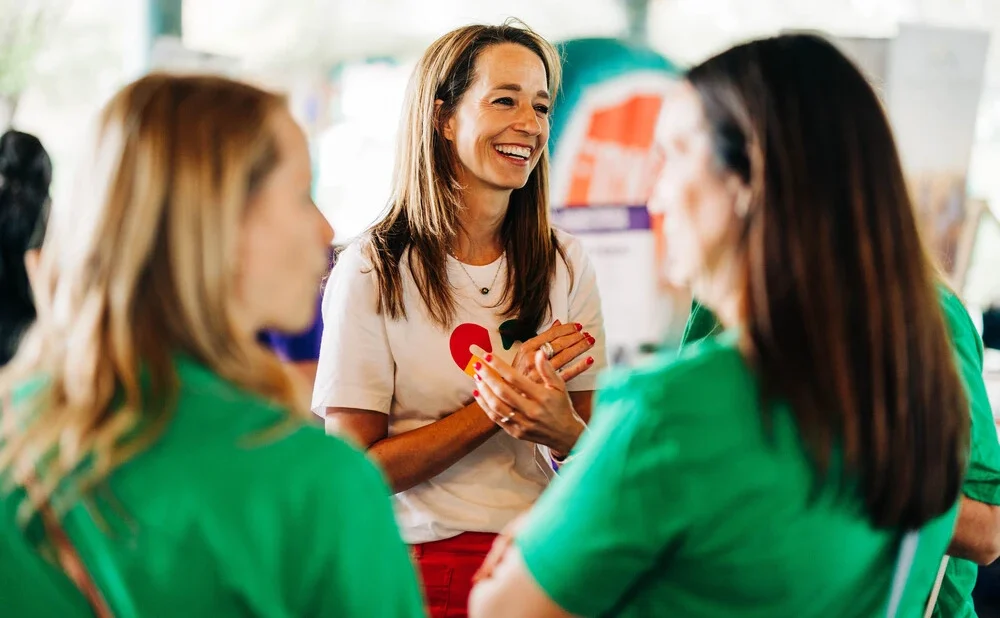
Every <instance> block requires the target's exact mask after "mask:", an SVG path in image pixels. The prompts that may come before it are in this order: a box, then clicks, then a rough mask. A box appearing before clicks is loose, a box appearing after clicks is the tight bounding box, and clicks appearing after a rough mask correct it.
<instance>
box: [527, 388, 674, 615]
mask: <svg viewBox="0 0 1000 618" xmlns="http://www.w3.org/2000/svg"><path fill="white" fill-rule="evenodd" d="M643 392H644V389H643V387H642V386H641V385H638V384H635V383H633V381H632V380H623V381H622V382H621V383H620V384H619V385H618V386H614V385H611V386H609V385H607V381H605V387H604V388H602V389H601V390H600V391H599V394H598V401H597V406H598V408H599V409H600V412H599V413H595V414H594V419H595V421H594V423H593V425H592V426H591V428H590V430H589V431H588V432H587V434H586V435H585V437H584V438H583V440H582V443H581V444H580V446H579V448H578V449H576V452H577V453H578V455H577V456H576V458H575V459H574V460H573V461H572V462H571V463H569V464H568V465H567V466H566V468H564V471H561V474H560V477H559V478H558V479H556V480H555V481H554V482H553V484H552V485H551V486H550V487H549V489H548V490H547V491H546V492H545V493H544V494H543V495H542V497H541V499H540V500H539V502H538V504H537V505H536V507H535V508H534V509H533V510H532V513H531V516H530V519H529V521H528V523H527V524H526V527H525V529H524V531H523V532H521V533H520V534H519V535H518V538H517V540H516V543H517V546H518V548H519V549H520V550H521V553H522V555H523V557H524V561H525V564H526V565H527V568H528V570H529V571H530V572H531V574H532V576H533V577H534V579H535V581H536V582H537V583H538V584H539V585H540V586H541V588H542V589H543V590H544V591H545V592H546V594H547V595H548V596H549V597H550V598H551V599H552V600H553V601H555V602H556V603H557V604H558V605H560V606H561V607H562V608H563V609H565V610H566V611H569V612H570V613H573V614H579V615H588V616H589V615H603V614H605V613H608V612H610V611H611V610H612V609H613V608H614V607H616V606H617V604H619V603H620V602H622V601H623V600H624V599H625V598H627V595H628V593H629V591H630V589H631V588H632V587H633V586H635V584H636V583H637V581H638V580H639V578H640V577H641V576H642V574H643V573H645V572H648V571H650V570H651V569H653V568H655V565H656V563H657V561H658V560H659V559H660V558H662V557H663V556H664V555H665V552H667V551H669V548H670V547H671V540H672V539H675V538H677V537H678V535H679V533H680V531H681V530H682V527H683V526H684V524H685V521H684V519H683V518H684V517H685V515H686V514H687V513H688V509H686V508H685V506H684V504H685V496H684V493H683V490H682V488H681V486H680V482H681V481H682V479H683V476H684V475H682V474H677V473H676V472H675V470H673V469H672V464H673V463H674V462H675V460H676V458H677V454H678V451H679V448H678V445H677V443H676V441H675V438H673V437H671V436H670V435H669V432H665V431H661V430H658V429H654V428H652V425H653V424H652V423H650V422H648V421H647V419H648V417H649V416H650V414H651V412H653V411H652V410H650V409H649V405H648V404H647V403H646V401H645V397H644V395H643ZM663 412H664V411H663V410H656V411H655V413H656V414H662V413H663ZM661 425H662V424H657V426H661ZM651 501H652V502H653V503H657V502H658V503H660V504H665V503H669V504H671V505H673V507H674V508H671V509H666V510H664V509H656V508H650V506H649V505H650V503H651Z"/></svg>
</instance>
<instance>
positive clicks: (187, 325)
mask: <svg viewBox="0 0 1000 618" xmlns="http://www.w3.org/2000/svg"><path fill="white" fill-rule="evenodd" d="M284 107H285V103H284V100H283V99H282V98H281V97H279V96H277V95H275V94H272V93H268V92H265V91H262V90H259V89H257V88H254V87H252V86H249V85H246V84H241V83H238V82H234V81H230V80H227V79H223V78H216V77H179V76H166V75H151V76H148V77H144V78H142V79H140V80H138V81H137V82H135V83H133V84H131V85H129V86H127V87H125V88H124V89H123V90H122V91H120V92H119V93H118V94H117V95H116V96H115V97H114V98H113V99H112V100H111V101H110V102H109V103H108V105H107V106H106V107H105V108H104V110H103V112H102V113H101V115H100V118H99V121H98V126H97V130H96V135H95V140H94V144H93V146H92V148H91V149H90V150H89V151H87V152H86V153H85V161H84V165H83V166H82V168H83V169H82V170H81V173H80V175H79V180H80V182H78V184H77V186H76V188H75V191H74V193H73V196H72V199H70V200H68V201H65V202H63V203H59V204H54V205H53V210H52V215H51V219H50V222H49V229H48V233H47V237H46V241H45V246H44V247H43V249H42V258H41V266H40V269H39V270H40V272H39V275H38V277H37V281H36V287H37V289H36V296H37V299H36V300H37V304H38V314H39V317H38V321H37V323H36V324H35V325H34V327H33V328H32V329H31V330H30V331H29V333H28V334H27V336H26V338H25V340H24V342H23V344H22V346H21V348H20V349H19V351H18V354H17V356H16V357H15V358H14V360H13V361H12V362H11V363H10V365H8V367H7V368H6V369H5V370H4V372H3V373H2V374H0V396H2V397H3V400H2V402H3V403H2V404H0V410H2V412H0V414H2V416H0V420H2V421H3V423H2V433H0V436H2V438H0V478H2V480H3V481H5V482H6V483H12V484H13V485H15V486H20V485H24V484H25V482H26V481H28V480H29V479H31V478H34V479H36V484H37V490H36V491H34V492H32V494H33V495H32V500H33V502H34V503H33V504H32V505H31V507H33V508H35V507H38V506H39V504H40V503H43V502H51V501H52V499H53V497H54V496H56V495H57V492H58V495H60V496H61V495H62V492H63V491H64V490H65V491H67V492H69V494H70V495H71V496H76V495H80V493H81V492H86V491H87V490H88V489H90V488H92V487H93V485H94V484H95V483H97V482H100V481H101V480H102V479H104V478H106V477H107V475H108V474H109V473H110V472H111V471H112V470H113V469H114V468H115V467H117V466H118V465H120V464H121V463H123V462H124V461H126V460H127V459H129V458H130V457H132V456H134V455H135V454H136V453H138V452H141V451H142V450H143V449H145V448H146V447H148V446H149V444H151V443H152V442H153V441H155V439H156V438H157V437H158V435H159V433H160V432H161V431H162V429H163V427H164V426H165V424H166V423H167V422H168V421H169V418H170V413H171V409H172V406H171V399H172V397H173V395H174V393H175V392H176V387H177V384H176V382H177V379H176V376H175V373H174V365H173V359H174V357H175V355H177V354H182V355H186V356H189V357H191V358H193V359H194V360H196V361H198V362H200V363H203V364H204V365H205V366H207V367H208V368H209V369H211V370H212V371H215V372H216V373H218V374H219V375H220V376H222V377H223V378H225V379H228V380H230V381H232V382H234V383H236V384H237V385H239V386H241V387H243V388H245V389H247V390H249V391H251V392H255V393H258V394H260V395H262V396H264V397H267V398H269V399H271V400H274V401H276V402H278V403H282V404H287V405H290V404H291V403H292V388H291V385H290V384H289V382H288V379H287V377H286V374H285V373H284V371H283V370H282V369H281V367H280V364H279V363H278V361H277V360H276V359H275V358H273V357H272V356H271V355H269V354H268V353H266V352H265V351H264V350H263V349H262V348H260V347H259V346H258V345H257V344H256V343H255V341H254V339H253V337H252V336H250V335H248V334H247V333H246V332H242V331H241V329H240V328H239V327H238V318H237V309H236V307H235V303H234V299H235V297H236V292H235V289H234V288H235V286H236V285H237V282H238V277H239V264H238V255H239V251H238V250H239V243H240V229H241V223H242V220H243V217H244V214H245V210H246V207H247V203H248V200H249V198H250V197H251V195H252V194H253V192H254V191H255V189H256V188H257V187H258V186H259V185H260V183H261V182H262V180H263V179H264V177H265V176H266V175H267V174H268V173H269V172H270V170H271V169H272V168H273V167H274V166H275V165H276V163H277V161H278V153H277V150H276V145H275V142H274V139H273V136H272V132H271V119H272V117H273V115H274V114H275V113H279V112H280V111H281V110H283V109H284ZM32 380H37V383H38V385H40V387H38V388H30V389H28V388H23V387H24V385H25V383H26V382H27V381H32ZM143 384H145V385H146V387H143ZM70 475H72V476H73V480H74V482H73V483H72V484H69V483H64V481H65V480H66V479H67V477H69V476H70ZM70 485H72V486H70ZM56 506H58V504H56Z"/></svg>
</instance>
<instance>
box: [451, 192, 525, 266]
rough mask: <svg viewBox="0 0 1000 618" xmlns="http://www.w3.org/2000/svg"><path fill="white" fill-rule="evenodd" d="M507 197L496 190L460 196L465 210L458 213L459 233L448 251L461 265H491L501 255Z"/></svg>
mask: <svg viewBox="0 0 1000 618" xmlns="http://www.w3.org/2000/svg"><path fill="white" fill-rule="evenodd" d="M510 194H511V192H510V191H497V190H495V189H490V190H488V189H485V188H483V189H480V190H473V189H472V188H471V187H470V188H468V189H466V191H465V193H464V195H463V196H462V199H463V206H464V208H462V210H461V211H460V212H459V214H458V221H459V231H458V234H457V236H456V237H455V240H454V242H453V244H452V248H451V250H452V253H453V254H454V256H455V257H456V258H457V259H458V260H459V261H460V262H465V263H466V264H471V265H476V266H479V265H483V264H490V263H491V262H493V261H494V260H496V259H497V258H499V257H500V255H501V254H502V253H503V248H504V247H503V239H502V238H501V237H500V228H501V226H502V225H503V220H504V217H506V216H507V207H508V206H509V205H510Z"/></svg>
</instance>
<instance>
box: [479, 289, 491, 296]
mask: <svg viewBox="0 0 1000 618" xmlns="http://www.w3.org/2000/svg"><path fill="white" fill-rule="evenodd" d="M479 293H480V294H482V295H483V296H486V295H487V294H489V293H490V289H489V288H481V289H480V290H479Z"/></svg>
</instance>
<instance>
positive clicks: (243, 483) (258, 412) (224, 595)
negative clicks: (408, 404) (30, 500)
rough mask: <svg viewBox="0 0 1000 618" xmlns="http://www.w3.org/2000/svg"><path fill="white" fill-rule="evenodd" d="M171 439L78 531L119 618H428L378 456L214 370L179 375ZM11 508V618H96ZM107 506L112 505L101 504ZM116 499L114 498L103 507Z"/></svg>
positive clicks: (5, 549) (4, 586) (0, 542)
mask: <svg viewBox="0 0 1000 618" xmlns="http://www.w3.org/2000/svg"><path fill="white" fill-rule="evenodd" d="M177 367H178V375H179V379H180V392H179V398H178V401H177V407H176V411H175V415H174V418H173V420H172V421H171V422H170V424H169V425H168V427H167V429H166V431H165V433H164V434H163V436H162V438H161V439H160V440H159V441H158V442H156V443H155V444H154V445H153V446H152V447H151V448H149V449H148V450H147V451H145V452H143V453H142V454H141V455H139V456H137V457H136V458H134V459H132V460H131V461H129V462H128V463H126V464H125V465H123V466H122V467H120V468H118V469H117V470H116V471H115V472H114V473H113V474H112V475H111V477H110V479H109V481H108V483H107V488H108V489H109V490H110V496H112V497H113V503H111V502H110V501H109V502H108V503H106V504H113V506H109V507H108V508H102V509H101V514H102V515H103V518H104V519H105V520H106V522H104V523H106V527H101V525H100V524H98V523H97V522H95V519H94V518H93V517H91V514H90V511H88V510H87V508H86V507H84V506H83V505H79V506H77V507H75V508H73V509H71V510H70V511H69V513H68V514H67V516H66V518H65V521H64V523H63V527H64V528H65V530H66V531H67V533H68V534H69V536H70V538H71V540H72V541H73V544H74V546H75V547H76V548H77V551H78V552H79V554H80V556H81V558H82V559H83V561H84V563H85V564H86V566H87V569H88V571H89V573H90V574H91V577H92V578H93V579H94V581H95V583H96V584H97V586H98V588H99V589H100V590H101V591H102V593H103V595H104V596H105V598H106V600H107V601H108V603H109V605H110V606H111V609H112V610H113V611H114V613H115V615H116V616H117V617H118V618H131V617H134V616H142V617H144V618H145V617H149V616H185V617H186V618H195V617H197V616H213V617H215V616H268V617H291V616H347V617H355V616H372V617H375V616H378V617H383V616H389V617H406V618H409V617H416V616H424V615H425V613H424V609H423V602H422V598H421V593H420V590H419V586H418V583H417V579H416V574H415V571H414V568H413V565H412V563H411V561H410V559H409V556H408V553H407V550H406V547H405V546H404V545H403V542H402V540H401V538H400V535H399V531H398V530H397V528H396V524H395V520H394V518H393V514H392V510H391V506H390V504H389V498H388V496H389V490H388V488H387V486H386V484H385V482H384V481H383V479H382V477H381V475H380V473H379V472H378V471H377V470H376V468H375V467H374V466H373V465H372V464H371V463H369V462H368V461H367V460H366V459H365V457H364V455H362V454H361V453H360V452H358V451H356V450H354V449H353V448H351V447H350V446H348V445H347V444H345V443H344V442H342V441H340V440H338V439H336V438H332V437H328V436H326V435H324V434H323V432H322V430H320V429H318V428H315V427H308V426H305V425H304V424H303V423H299V422H289V421H287V420H285V419H287V415H286V414H285V413H284V412H283V411H282V410H281V409H279V408H276V407H274V406H271V405H269V404H268V403H266V402H264V401H263V400H262V399H261V398H259V397H257V396H255V395H251V394H249V393H246V392H244V391H242V390H240V389H238V388H236V387H235V386H233V385H232V384H230V383H227V382H225V381H223V380H222V379H221V378H219V377H218V376H216V375H214V374H213V373H211V372H209V371H208V370H206V369H205V368H203V367H201V366H199V365H197V364H194V363H191V362H189V361H185V360H181V361H179V362H178V365H177ZM22 495H23V494H22V493H21V492H20V491H18V492H15V493H13V494H9V493H0V556H2V558H0V608H2V611H0V613H2V614H3V615H9V616H60V617H73V616H89V615H91V614H90V611H89V608H88V606H87V604H86V602H85V600H84V599H83V597H82V595H81V594H80V593H79V592H78V591H77V590H76V589H75V588H74V586H73V584H72V583H71V582H70V581H69V580H68V579H67V577H66V576H65V575H64V574H63V573H62V571H61V569H59V568H58V566H53V565H52V564H50V563H49V562H47V561H46V560H44V559H43V558H42V555H41V554H40V553H39V552H38V551H36V545H37V542H38V541H39V540H40V539H39V537H40V530H39V529H38V528H39V526H38V525H37V521H36V522H34V523H33V524H32V525H29V526H28V528H27V529H22V528H21V527H20V526H18V525H17V524H16V523H15V519H14V515H15V509H16V506H17V503H18V502H19V501H20V498H21V497H22ZM99 495H100V494H99ZM98 499H101V498H98Z"/></svg>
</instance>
